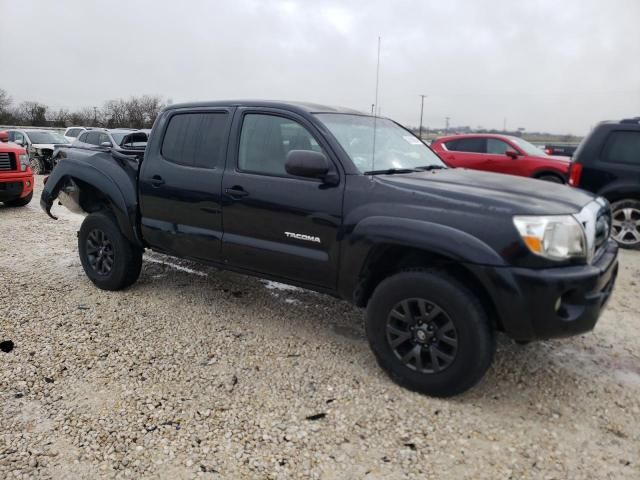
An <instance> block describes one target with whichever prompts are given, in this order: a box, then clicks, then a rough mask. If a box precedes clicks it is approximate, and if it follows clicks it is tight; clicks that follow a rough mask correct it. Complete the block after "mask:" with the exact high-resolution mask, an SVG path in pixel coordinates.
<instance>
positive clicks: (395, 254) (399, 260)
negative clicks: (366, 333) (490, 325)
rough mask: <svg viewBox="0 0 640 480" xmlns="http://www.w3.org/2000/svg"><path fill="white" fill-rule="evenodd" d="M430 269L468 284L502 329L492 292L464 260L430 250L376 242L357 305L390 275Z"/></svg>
mask: <svg viewBox="0 0 640 480" xmlns="http://www.w3.org/2000/svg"><path fill="white" fill-rule="evenodd" d="M413 269H429V270H438V271H442V272H443V273H446V274H448V275H450V276H451V277H453V278H454V279H455V280H457V281H458V282H460V283H461V284H463V285H465V286H467V287H468V288H469V289H470V290H471V291H472V292H473V293H474V294H476V295H477V296H478V299H479V300H480V302H481V303H482V306H483V307H484V308H485V310H486V311H487V315H488V316H489V317H490V318H491V319H492V321H493V322H494V327H496V328H498V329H500V330H502V325H503V323H502V320H501V319H500V317H499V313H498V309H497V307H496V304H495V303H494V301H493V299H492V297H491V295H490V294H489V291H488V290H487V288H486V287H485V286H484V284H483V283H482V282H481V281H480V279H479V278H477V277H476V276H475V275H474V274H473V272H472V271H471V270H470V269H468V268H466V266H465V265H464V263H461V262H459V261H458V260H456V259H454V258H451V257H448V256H446V255H442V254H438V253H434V252H432V251H429V250H427V249H420V248H415V247H406V246H404V245H400V244H393V243H386V244H378V245H375V246H374V247H373V248H372V249H371V251H370V254H369V256H368V257H367V260H366V262H365V263H364V265H363V266H362V271H361V273H360V284H359V288H358V290H357V292H356V294H355V295H354V300H355V303H356V305H358V306H359V307H366V306H367V304H368V302H369V299H370V298H371V295H372V294H373V292H374V291H375V289H376V287H377V286H378V285H379V284H380V283H381V282H382V281H383V280H384V279H386V278H388V277H390V276H391V275H394V274H396V273H400V272H402V271H407V270H413Z"/></svg>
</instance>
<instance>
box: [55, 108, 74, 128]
mask: <svg viewBox="0 0 640 480" xmlns="http://www.w3.org/2000/svg"><path fill="white" fill-rule="evenodd" d="M69 118H70V115H69V110H67V109H66V108H59V109H58V110H57V111H55V112H53V113H52V114H51V120H52V121H53V125H54V126H55V127H66V126H67V121H68V120H69Z"/></svg>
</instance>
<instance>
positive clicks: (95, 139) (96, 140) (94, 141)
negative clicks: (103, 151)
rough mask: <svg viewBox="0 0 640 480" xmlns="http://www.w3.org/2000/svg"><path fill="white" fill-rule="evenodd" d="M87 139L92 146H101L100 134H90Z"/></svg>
mask: <svg viewBox="0 0 640 480" xmlns="http://www.w3.org/2000/svg"><path fill="white" fill-rule="evenodd" d="M85 138H86V140H85V142H87V143H90V144H91V145H100V132H89V133H88V134H87V136H86V137H85Z"/></svg>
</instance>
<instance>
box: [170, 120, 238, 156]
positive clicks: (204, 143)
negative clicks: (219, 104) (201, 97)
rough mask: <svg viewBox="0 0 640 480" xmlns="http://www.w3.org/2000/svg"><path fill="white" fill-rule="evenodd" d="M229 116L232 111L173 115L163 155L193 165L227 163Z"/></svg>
mask: <svg viewBox="0 0 640 480" xmlns="http://www.w3.org/2000/svg"><path fill="white" fill-rule="evenodd" d="M229 119H230V115H229V113H228V112H202V113H200V112H198V113H179V114H176V115H173V116H172V117H171V118H170V119H169V125H168V126H167V130H166V131H165V134H164V139H163V140H162V156H163V157H164V159H165V160H168V161H169V162H172V163H177V164H179V165H186V166H189V167H200V168H217V167H223V166H224V159H225V153H226V152H225V145H226V139H227V133H228V130H229Z"/></svg>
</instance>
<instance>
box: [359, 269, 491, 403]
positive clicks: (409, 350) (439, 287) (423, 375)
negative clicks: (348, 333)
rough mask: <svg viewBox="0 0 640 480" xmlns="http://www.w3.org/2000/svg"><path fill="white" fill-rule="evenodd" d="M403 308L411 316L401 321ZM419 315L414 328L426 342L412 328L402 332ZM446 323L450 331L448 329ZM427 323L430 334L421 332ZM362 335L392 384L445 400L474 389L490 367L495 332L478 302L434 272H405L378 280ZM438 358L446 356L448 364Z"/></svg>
mask: <svg viewBox="0 0 640 480" xmlns="http://www.w3.org/2000/svg"><path fill="white" fill-rule="evenodd" d="M403 302H405V303H404V305H403ZM420 302H425V303H424V304H421V303H420ZM421 305H424V307H423V306H421ZM407 306H408V309H409V311H411V312H412V313H411V314H409V315H408V316H407V315H404V316H405V319H404V320H400V319H399V317H401V316H402V315H400V313H403V312H406V310H407V308H406V307H407ZM425 313H426V314H425ZM418 316H420V317H421V318H422V319H424V320H426V321H424V322H423V323H422V325H421V326H419V327H418V329H422V330H423V335H422V337H424V336H427V340H426V343H424V338H421V337H420V335H417V330H414V331H413V333H409V331H410V330H411V328H405V324H406V325H408V324H413V328H415V327H416V326H417V325H418V323H419V322H418V320H419V319H418V318H417V317H418ZM407 317H409V320H408V321H407ZM449 322H450V323H451V324H452V325H453V327H454V329H453V330H451V329H450V328H448V327H447V325H448V324H449ZM429 325H431V326H433V327H434V330H433V331H431V333H429V332H428V331H425V328H427V329H428V327H429ZM366 331H367V338H368V339H369V344H370V346H371V349H372V350H373V353H374V355H375V357H376V360H377V361H378V364H379V365H380V366H381V367H382V369H383V370H385V371H386V372H387V373H388V374H389V376H390V377H391V379H392V380H393V381H394V382H396V383H397V384H399V385H401V386H403V387H406V388H408V389H410V390H413V391H416V392H420V393H423V394H426V395H431V396H435V397H450V396H453V395H457V394H459V393H462V392H464V391H466V390H468V389H469V388H471V387H472V386H474V385H475V384H476V383H477V382H478V381H479V380H480V379H481V378H482V377H483V376H484V374H485V373H486V371H487V369H488V368H489V366H490V365H491V362H492V360H493V355H494V353H495V349H496V342H495V330H494V328H492V326H491V325H490V323H489V319H488V318H487V313H486V312H485V310H484V308H483V306H482V304H481V303H480V301H479V300H478V298H477V297H476V296H475V295H474V294H473V293H471V291H469V289H467V288H466V287H465V286H464V285H462V284H461V283H459V282H458V281H457V280H455V279H454V278H452V277H451V276H449V275H448V274H446V273H444V272H440V271H435V270H414V271H405V272H401V273H398V274H395V275H393V276H391V277H389V278H387V279H385V280H383V281H382V282H381V283H380V284H379V285H378V286H377V288H376V289H375V291H374V292H373V295H372V297H371V299H370V301H369V305H368V306H367V318H366ZM399 331H401V332H402V334H401V335H398V334H397V332H399ZM407 335H408V336H409V337H408V338H407ZM428 335H432V336H433V337H431V338H428ZM445 337H447V338H445ZM403 338H404V339H405V340H403ZM434 339H435V340H434ZM443 339H444V340H443ZM454 339H455V343H456V345H455V346H453V345H452V344H453V343H454ZM392 343H393V344H394V345H395V347H394V346H392ZM434 349H435V350H438V351H439V353H438V352H436V353H434V354H433V355H435V356H436V357H437V359H436V360H435V361H434V360H433V357H432V352H434V351H435V350H434ZM403 355H407V356H409V355H411V357H410V358H409V361H408V363H405V362H403V361H402V360H401V356H403ZM442 355H446V356H448V357H449V360H448V361H449V363H448V364H447V365H444V364H445V363H446V362H447V360H445V359H444V357H442ZM418 359H420V360H419V361H420V364H418ZM434 362H437V364H438V365H436V363H434ZM419 367H421V368H419Z"/></svg>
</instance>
